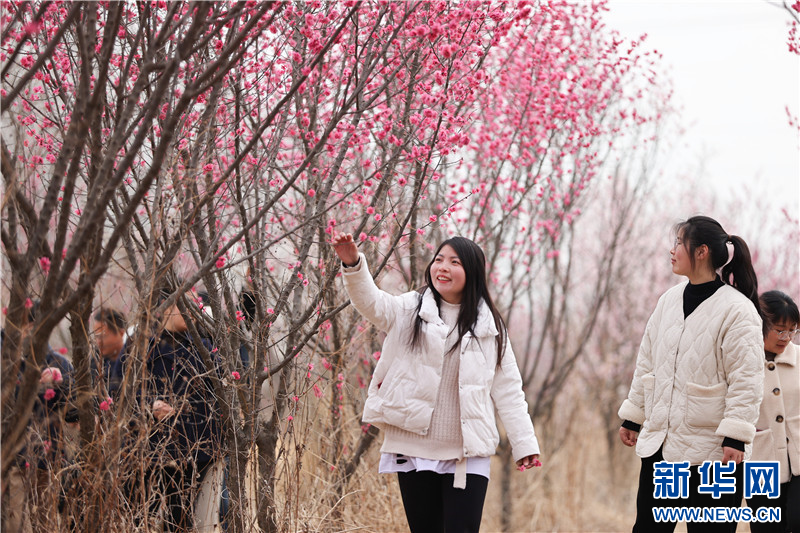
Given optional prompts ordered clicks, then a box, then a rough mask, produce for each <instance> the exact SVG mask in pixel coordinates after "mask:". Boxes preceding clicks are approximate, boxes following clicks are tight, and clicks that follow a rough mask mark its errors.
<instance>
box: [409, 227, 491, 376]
mask: <svg viewBox="0 0 800 533" xmlns="http://www.w3.org/2000/svg"><path fill="white" fill-rule="evenodd" d="M445 246H450V247H451V248H452V249H453V250H454V251H455V252H456V255H458V258H459V259H460V260H461V266H462V267H463V268H464V274H465V280H464V290H463V291H462V293H461V307H460V309H459V311H458V321H457V323H456V329H457V332H458V338H457V339H456V341H455V343H453V346H451V347H450V349H449V350H448V353H449V352H451V351H453V350H454V349H456V348H457V347H458V346H459V345H460V344H461V339H462V338H463V337H464V335H465V334H466V333H467V332H470V333H473V334H474V333H475V332H474V331H473V328H474V327H475V323H476V322H477V320H478V308H479V305H480V303H481V300H483V302H484V303H485V304H486V306H487V307H488V309H489V311H490V312H491V313H492V318H494V325H495V327H496V328H497V332H498V333H497V364H498V365H500V361H501V360H502V358H503V353H504V352H505V346H506V335H507V333H506V325H505V322H504V321H503V317H501V316H500V312H499V311H498V310H497V307H495V305H494V302H493V301H492V297H491V296H490V295H489V287H488V284H487V283H486V256H485V255H484V253H483V250H481V248H480V246H478V245H477V244H475V243H474V242H472V241H471V240H469V239H467V238H465V237H452V238H450V239H447V240H446V241H444V242H442V243H441V244H440V245H439V247H438V248H437V249H436V252H434V254H433V258H432V259H431V261H430V263H428V266H427V267H426V268H425V282H426V283H427V286H426V287H423V289H422V291H421V292H420V295H419V302H418V303H417V312H416V318H415V320H414V328H413V329H412V331H411V346H412V347H413V348H418V347H419V346H420V344H421V342H422V339H421V338H420V336H421V335H420V332H421V330H422V318H420V316H419V311H420V309H421V308H422V297H423V294H424V291H425V289H427V290H430V291H431V292H432V293H433V298H434V300H435V301H436V307H437V308H440V307H441V301H442V295H441V294H439V292H438V291H437V290H436V289H435V288H434V286H433V279H432V278H431V265H433V262H434V261H435V260H436V256H437V255H439V252H441V250H442V248H444V247H445Z"/></svg>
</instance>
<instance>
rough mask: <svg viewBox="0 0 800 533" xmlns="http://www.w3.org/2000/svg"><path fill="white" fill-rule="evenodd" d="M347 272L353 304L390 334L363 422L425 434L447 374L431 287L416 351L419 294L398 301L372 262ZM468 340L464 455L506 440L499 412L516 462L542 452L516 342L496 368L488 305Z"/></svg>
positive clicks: (462, 397)
mask: <svg viewBox="0 0 800 533" xmlns="http://www.w3.org/2000/svg"><path fill="white" fill-rule="evenodd" d="M360 258H361V261H360V263H359V264H358V265H357V266H356V267H355V268H353V269H346V270H345V272H344V285H345V288H346V289H347V292H348V294H349V295H350V300H351V302H352V303H353V306H354V307H355V308H356V309H357V310H358V312H359V313H361V314H362V315H363V316H364V317H365V318H366V319H367V320H369V321H370V322H372V323H373V324H374V325H375V326H376V327H378V329H380V330H383V331H386V332H387V335H386V339H385V340H384V343H383V351H382V352H381V357H380V360H379V361H378V364H377V365H376V367H375V372H374V374H373V376H372V380H371V381H370V385H369V391H368V394H367V401H366V403H365V405H364V416H363V421H364V422H367V423H370V424H375V425H376V426H378V427H384V426H385V425H391V426H395V427H398V428H401V429H404V430H406V431H411V432H414V433H417V434H420V435H425V434H426V433H427V431H428V427H429V425H430V421H431V416H432V415H433V408H434V404H435V403H436V394H437V390H438V388H439V383H440V380H441V374H442V365H443V363H444V355H445V352H446V351H447V349H448V348H449V346H445V340H446V338H447V333H448V327H447V325H446V324H445V323H444V321H443V320H442V319H441V317H440V316H439V310H438V308H437V306H436V302H435V300H434V298H433V294H432V293H431V292H430V290H428V291H426V292H425V294H424V295H423V298H422V307H421V309H420V312H419V316H420V317H421V318H422V320H423V323H422V330H421V333H422V336H423V337H422V340H423V342H422V347H421V348H420V349H412V348H411V347H410V340H411V329H412V327H413V324H414V319H415V316H416V315H415V314H416V308H417V303H418V302H419V293H417V292H409V293H405V294H401V295H398V296H394V295H391V294H389V293H387V292H384V291H382V290H380V289H379V288H378V287H377V286H376V285H375V283H374V281H373V280H372V275H371V274H370V272H369V269H368V268H367V264H366V258H365V257H364V255H363V254H360ZM473 329H474V331H475V336H473V335H472V334H470V333H467V334H465V335H464V337H463V338H462V339H461V348H460V370H459V376H458V380H459V387H458V388H459V402H460V407H461V430H462V436H463V440H464V450H463V453H464V457H488V456H491V455H494V453H495V451H496V448H497V445H498V443H499V442H500V438H499V434H498V431H497V424H496V420H495V408H496V409H497V412H498V413H499V415H500V419H501V420H502V422H503V426H504V427H505V429H506V433H507V434H508V439H509V442H510V443H511V447H512V453H513V457H514V460H515V461H517V460H519V459H522V458H523V457H527V456H529V455H532V454H537V453H539V444H538V442H537V440H536V436H535V434H534V430H533V423H532V422H531V418H530V416H529V415H528V405H527V402H526V401H525V394H524V392H523V391H522V378H521V377H520V373H519V368H518V367H517V362H516V359H515V358H514V352H513V351H512V350H511V344H510V343H508V344H507V345H506V350H505V353H504V354H503V359H502V362H501V365H500V367H497V341H496V336H497V333H498V332H497V329H496V328H495V324H494V320H493V318H492V315H491V313H490V312H489V309H488V307H487V306H486V305H485V304H484V303H483V302H481V305H480V309H479V312H478V320H477V322H476V324H475V327H474V328H473Z"/></svg>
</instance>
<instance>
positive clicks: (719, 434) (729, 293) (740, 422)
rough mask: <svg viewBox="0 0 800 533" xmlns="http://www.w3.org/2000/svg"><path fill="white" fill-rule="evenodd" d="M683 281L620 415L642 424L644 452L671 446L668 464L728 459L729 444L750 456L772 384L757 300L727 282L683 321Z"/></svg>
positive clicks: (649, 340)
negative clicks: (765, 389)
mask: <svg viewBox="0 0 800 533" xmlns="http://www.w3.org/2000/svg"><path fill="white" fill-rule="evenodd" d="M687 283H688V282H684V283H681V284H680V285H677V286H675V287H673V288H671V289H670V290H668V291H667V292H666V293H664V294H663V295H662V296H661V298H660V299H659V300H658V305H656V309H655V311H654V312H653V315H652V316H651V317H650V320H649V321H648V323H647V329H646V330H645V334H644V338H643V339H642V344H641V346H640V348H639V355H638V358H637V361H636V372H635V373H634V376H633V383H631V389H630V392H629V393H628V398H627V399H626V400H625V401H624V402H623V403H622V406H621V407H620V409H619V416H620V417H621V418H622V419H624V420H630V421H631V422H635V423H637V424H641V425H642V427H641V431H640V433H639V438H638V442H637V444H636V453H637V455H639V456H640V457H650V456H652V455H653V454H654V453H656V452H657V451H658V449H659V448H660V447H662V445H663V455H664V459H665V460H666V461H689V462H690V463H691V464H693V465H696V464H701V463H702V462H703V461H721V460H722V455H723V450H722V447H721V445H722V441H723V439H724V438H725V437H731V438H733V439H736V440H740V441H742V442H744V443H746V446H745V458H747V457H749V455H750V449H751V445H750V443H752V441H753V436H754V434H755V432H756V428H755V422H756V420H757V419H758V408H759V404H760V403H761V391H762V386H763V381H764V363H763V360H764V338H763V336H762V332H761V318H760V317H759V315H758V312H757V311H756V308H755V306H754V305H753V303H752V302H751V301H750V300H748V299H747V298H745V297H744V296H743V295H742V294H741V293H740V292H739V291H737V290H736V289H734V288H733V287H731V286H729V285H724V286H722V287H720V288H719V289H717V291H716V292H715V293H714V294H713V295H712V296H711V297H709V298H708V299H707V300H705V301H704V302H703V303H701V304H700V305H699V306H698V307H697V309H695V310H694V311H693V312H692V313H691V314H690V315H689V316H688V317H687V318H686V319H684V317H683V291H684V289H685V287H686V284H687Z"/></svg>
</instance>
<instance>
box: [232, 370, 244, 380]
mask: <svg viewBox="0 0 800 533" xmlns="http://www.w3.org/2000/svg"><path fill="white" fill-rule="evenodd" d="M231 376H232V377H233V379H241V377H242V376H240V375H239V373H238V372H237V371H236V370H234V371H233V372H231Z"/></svg>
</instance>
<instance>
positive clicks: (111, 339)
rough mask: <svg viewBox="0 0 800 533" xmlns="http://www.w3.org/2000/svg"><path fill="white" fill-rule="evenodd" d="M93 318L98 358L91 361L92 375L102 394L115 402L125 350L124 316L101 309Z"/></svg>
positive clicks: (105, 308) (113, 310) (117, 312)
mask: <svg viewBox="0 0 800 533" xmlns="http://www.w3.org/2000/svg"><path fill="white" fill-rule="evenodd" d="M93 318H94V332H93V333H94V339H95V342H96V343H97V355H98V356H99V357H98V358H96V359H93V360H92V374H93V375H94V377H95V379H96V380H97V381H98V384H100V383H102V388H103V389H104V392H105V393H107V395H108V396H109V397H110V398H111V399H112V400H114V401H116V400H117V398H118V396H119V389H120V386H121V385H122V377H123V368H124V366H123V365H124V363H125V356H126V348H127V335H126V333H125V327H126V320H125V315H123V314H122V313H121V312H119V311H117V310H116V309H111V308H110V307H101V308H100V309H98V310H97V311H96V312H95V314H94V316H93ZM105 399H106V398H105V397H103V398H102V400H105Z"/></svg>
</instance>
